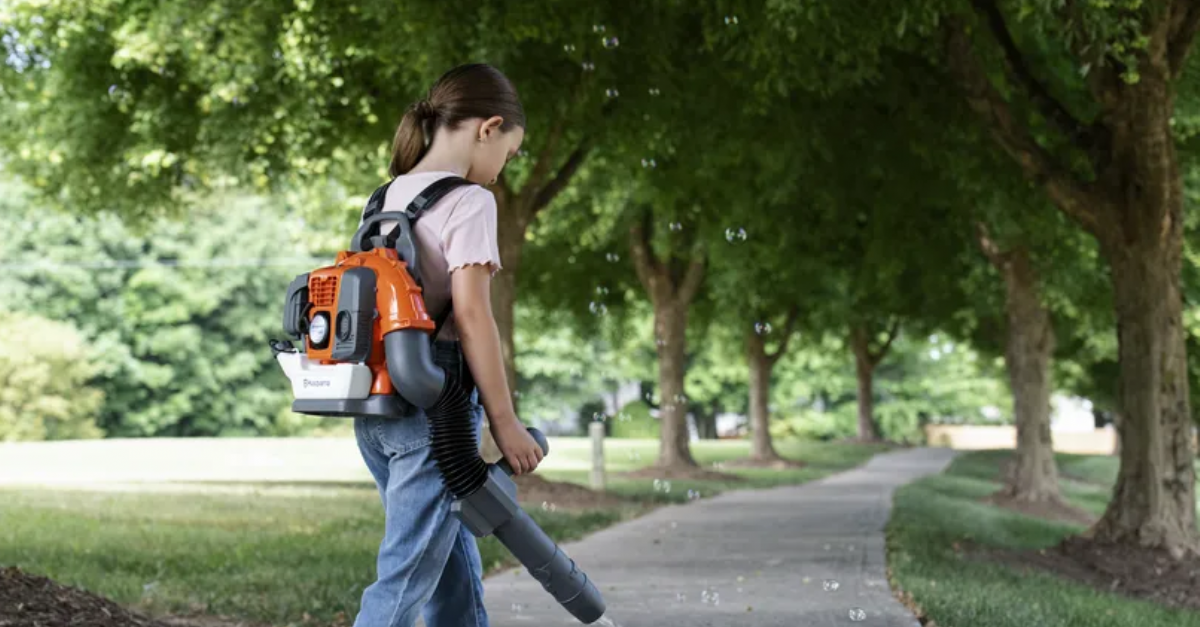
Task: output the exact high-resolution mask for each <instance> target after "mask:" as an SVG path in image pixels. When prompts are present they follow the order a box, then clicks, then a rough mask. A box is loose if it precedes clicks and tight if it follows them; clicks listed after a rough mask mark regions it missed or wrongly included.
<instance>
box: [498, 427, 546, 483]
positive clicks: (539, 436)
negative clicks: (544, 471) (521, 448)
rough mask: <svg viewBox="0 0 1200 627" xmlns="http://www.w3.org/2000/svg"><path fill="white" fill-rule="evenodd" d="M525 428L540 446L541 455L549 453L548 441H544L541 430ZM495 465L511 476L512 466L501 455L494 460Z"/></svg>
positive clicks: (544, 437)
mask: <svg viewBox="0 0 1200 627" xmlns="http://www.w3.org/2000/svg"><path fill="white" fill-rule="evenodd" d="M525 430H526V431H528V432H529V435H531V436H533V441H534V442H537V443H538V446H540V447H542V455H543V456H545V455H549V454H550V443H549V442H548V441H546V436H545V435H543V434H542V432H541V431H539V430H537V429H536V428H534V427H526V429H525ZM496 465H497V466H499V467H500V470H503V471H504V474H506V475H508V476H510V477H511V476H512V474H513V469H512V466H511V465H510V464H509V463H508V460H507V459H505V458H503V457H502V458H500V461H498V462H496Z"/></svg>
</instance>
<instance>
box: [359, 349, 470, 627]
mask: <svg viewBox="0 0 1200 627" xmlns="http://www.w3.org/2000/svg"><path fill="white" fill-rule="evenodd" d="M433 358H434V362H435V363H437V364H438V365H440V366H442V367H443V368H445V369H447V370H448V371H451V372H456V373H458V374H459V380H460V381H463V383H464V385H465V386H466V388H467V389H468V390H470V397H471V401H472V404H473V406H474V411H473V413H472V422H473V424H474V427H475V432H476V434H477V436H476V442H477V443H478V442H479V441H481V439H482V437H483V430H482V426H483V414H484V412H483V407H482V406H480V404H479V391H478V390H476V389H475V385H474V382H473V380H472V378H471V375H470V369H469V368H468V367H467V365H466V363H465V360H464V359H463V357H462V351H461V348H460V345H459V343H458V342H442V341H439V342H436V343H435V344H434V351H433ZM354 434H355V438H356V439H357V440H358V448H359V451H361V452H362V457H363V460H364V461H365V462H366V463H367V468H368V469H369V470H370V471H371V474H372V475H373V476H374V477H375V484H376V485H377V486H378V487H379V497H380V499H381V500H382V501H383V511H384V515H385V524H384V533H383V541H382V542H381V543H380V545H379V558H378V561H377V563H376V573H377V574H376V577H377V579H376V581H375V583H372V584H371V585H370V586H368V587H367V589H366V590H364V591H363V595H362V605H361V607H360V609H359V612H358V617H357V618H355V620H354V627H412V626H413V625H414V624H415V623H416V621H417V615H418V613H421V615H422V616H423V617H424V618H425V625H426V627H488V618H487V611H486V610H484V607H483V563H482V560H481V559H480V557H479V547H478V546H477V545H476V544H475V536H474V535H473V534H472V533H471V532H470V531H469V530H468V529H467V528H466V527H465V526H463V525H462V523H461V522H460V521H459V520H458V519H457V518H456V517H454V516H453V515H452V514H451V513H450V504H451V503H452V502H453V501H454V497H453V495H452V494H450V492H449V491H448V490H446V488H445V484H444V483H443V482H442V475H441V473H440V472H439V471H438V469H437V466H436V465H434V461H433V455H432V449H431V447H430V446H429V422H428V418H427V417H426V415H425V413H424V412H423V411H421V410H420V409H416V410H415V413H413V414H411V415H408V416H404V417H403V418H398V419H382V418H375V417H361V416H360V417H358V418H355V419H354Z"/></svg>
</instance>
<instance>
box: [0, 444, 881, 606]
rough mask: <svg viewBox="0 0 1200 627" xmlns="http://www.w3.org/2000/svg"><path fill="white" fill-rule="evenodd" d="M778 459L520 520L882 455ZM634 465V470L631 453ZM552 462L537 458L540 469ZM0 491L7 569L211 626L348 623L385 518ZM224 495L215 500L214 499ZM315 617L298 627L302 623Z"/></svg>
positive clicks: (369, 496) (576, 469)
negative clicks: (724, 476)
mask: <svg viewBox="0 0 1200 627" xmlns="http://www.w3.org/2000/svg"><path fill="white" fill-rule="evenodd" d="M589 446H590V445H589V444H588V443H587V441H586V440H584V439H582V438H578V439H571V438H555V439H554V440H552V449H551V453H552V456H551V457H553V458H554V459H555V463H554V464H545V467H544V469H543V468H539V471H538V472H539V473H541V474H543V475H544V476H545V477H546V478H548V479H553V480H560V481H576V482H579V483H583V484H586V482H587V478H588V471H587V470H586V468H587V467H588V463H589V462H588V457H587V456H588V452H589V451H590V448H589ZM657 447H658V443H657V442H656V441H650V440H608V441H607V442H606V462H607V463H606V466H607V467H608V468H609V469H610V471H613V472H619V471H624V470H634V469H636V468H639V467H642V466H645V465H648V464H650V463H652V462H653V461H654V458H655V455H656V454H657ZM777 448H778V449H779V450H780V452H781V453H782V454H784V455H787V456H790V457H794V458H798V459H804V460H805V461H808V462H809V463H810V466H808V467H806V468H803V469H799V470H795V471H786V472H775V471H759V470H736V471H733V472H736V474H739V475H742V476H744V477H747V478H748V481H746V482H740V483H737V484H722V483H713V482H707V483H706V482H672V486H671V491H670V492H667V493H664V492H662V491H655V489H654V486H653V480H652V479H645V480H628V479H618V478H616V477H615V476H611V475H610V483H609V488H610V489H611V490H612V491H613V492H616V493H619V494H622V495H625V496H628V497H630V498H631V499H633V500H632V501H631V502H630V504H629V505H628V506H624V507H620V508H616V509H606V510H595V511H586V512H578V511H575V512H572V511H566V510H558V511H553V512H547V511H543V510H542V509H541V508H535V507H528V508H527V509H528V511H529V514H530V515H531V516H532V517H533V518H534V519H535V520H536V521H537V522H538V524H540V525H541V526H542V528H543V529H544V530H545V531H546V532H547V533H548V534H549V535H550V536H551V537H553V538H555V540H557V541H559V542H566V541H569V540H572V539H576V538H579V537H581V536H584V535H586V534H588V533H591V532H593V531H596V530H598V529H601V528H603V527H606V526H609V525H611V524H613V523H615V522H618V521H620V520H622V519H625V518H627V517H629V516H635V515H638V514H639V513H641V512H644V511H646V508H647V507H653V506H654V505H655V504H657V503H663V502H680V501H686V500H687V491H688V490H689V489H694V490H699V491H701V492H702V493H703V494H704V495H705V496H710V495H712V494H715V493H717V492H720V491H722V490H724V489H727V488H728V487H736V488H747V487H767V486H772V485H778V484H781V483H799V482H803V481H808V480H811V479H813V478H816V477H820V476H824V475H827V474H830V473H833V472H837V471H840V470H844V469H847V468H850V467H853V466H856V465H858V464H860V463H862V462H864V461H865V460H866V459H868V458H869V457H870V456H871V455H873V454H874V453H876V452H879V451H881V450H884V447H881V446H880V447H867V446H856V445H848V444H834V443H828V444H820V443H801V442H780V443H778V444H777ZM692 451H693V455H694V456H695V457H696V458H697V461H698V462H699V463H701V464H703V465H705V466H710V465H711V464H712V463H713V462H719V461H724V460H731V459H737V458H739V457H744V456H745V455H746V454H747V453H748V452H749V444H748V443H747V442H744V441H713V442H700V443H695V444H693V447H692ZM631 452H633V453H635V454H637V455H640V459H632V458H631V457H630V453H631ZM551 457H547V460H550V459H551ZM210 487H212V488H213V489H212V490H208V491H195V492H193V493H179V492H89V491H74V490H72V491H67V490H30V489H4V490H0V565H16V566H18V567H20V568H22V569H23V570H26V571H28V572H32V573H37V574H41V575H46V576H49V577H52V578H54V579H56V580H58V581H61V582H63V583H66V584H69V585H75V586H79V587H82V588H84V589H87V590H90V591H93V592H96V593H98V594H102V595H105V596H108V597H110V598H113V599H114V600H116V601H117V602H119V603H122V604H125V605H129V606H135V607H138V608H139V609H141V610H143V611H147V612H150V613H152V614H162V613H176V614H178V613H208V614H218V615H223V616H229V617H234V618H238V619H245V620H253V621H262V622H267V623H272V624H276V625H285V624H302V623H305V622H312V623H316V624H329V623H331V622H341V620H344V619H339V618H338V615H339V614H343V615H344V616H345V617H348V618H350V619H352V618H353V616H354V613H355V611H356V610H357V607H358V601H359V595H360V593H361V591H362V589H363V587H365V586H366V585H367V584H369V583H370V582H371V581H372V580H373V579H374V564H375V552H376V549H377V548H378V544H379V539H380V534H381V533H382V528H383V520H382V517H383V515H382V510H381V508H380V506H379V497H378V493H377V492H376V491H375V487H374V485H373V484H362V485H354V484H345V483H341V484H330V485H324V486H323V485H321V484H278V485H257V486H251V487H249V489H248V490H246V491H245V493H232V494H231V493H229V490H228V489H227V488H228V486H227V485H226V486H210ZM223 488H224V489H223ZM479 548H480V553H481V554H482V557H483V560H484V564H485V565H487V566H488V567H489V570H491V569H494V568H497V567H501V566H504V565H508V564H512V563H514V562H512V561H511V557H510V556H509V555H508V552H507V550H506V549H504V547H503V546H502V545H500V544H499V542H497V541H496V540H495V538H493V537H488V538H482V539H480V541H479ZM306 615H307V616H309V617H311V619H310V621H305V620H304V617H305V616H306Z"/></svg>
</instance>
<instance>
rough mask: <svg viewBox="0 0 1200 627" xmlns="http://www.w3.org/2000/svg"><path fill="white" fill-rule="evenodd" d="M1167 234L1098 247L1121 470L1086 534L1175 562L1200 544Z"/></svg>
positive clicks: (1173, 263) (1176, 270)
mask: <svg viewBox="0 0 1200 627" xmlns="http://www.w3.org/2000/svg"><path fill="white" fill-rule="evenodd" d="M1175 216H1176V217H1177V218H1178V217H1180V214H1179V213H1176V214H1175ZM1146 226H1148V225H1146ZM1154 226H1155V227H1157V226H1158V225H1154ZM1165 226H1166V225H1165ZM1171 230H1172V231H1174V232H1173V233H1169V234H1168V236H1167V237H1164V238H1162V240H1165V241H1160V242H1156V243H1157V244H1158V245H1154V244H1155V243H1146V242H1137V243H1134V244H1133V245H1127V246H1125V247H1122V248H1123V250H1114V249H1113V247H1109V246H1105V247H1103V248H1104V249H1105V250H1106V253H1107V254H1106V256H1107V257H1108V259H1109V263H1110V264H1111V269H1112V281H1113V289H1114V293H1115V296H1116V309H1117V336H1118V343H1119V349H1118V350H1119V355H1120V360H1119V361H1120V364H1121V374H1120V387H1119V403H1120V408H1121V409H1120V411H1119V412H1118V413H1119V414H1120V417H1121V420H1120V422H1119V423H1118V424H1119V432H1120V435H1119V437H1120V440H1121V451H1120V458H1121V470H1120V474H1119V475H1118V478H1117V484H1116V487H1115V488H1114V490H1113V498H1112V500H1111V501H1110V502H1109V504H1108V508H1107V510H1106V511H1105V512H1104V516H1103V518H1101V519H1100V521H1099V522H1098V523H1096V525H1095V526H1094V527H1093V528H1092V530H1091V531H1090V533H1091V534H1092V535H1093V536H1094V537H1096V538H1097V539H1099V540H1103V541H1110V542H1135V543H1137V544H1140V545H1143V546H1154V547H1164V548H1167V549H1169V550H1171V551H1172V552H1173V553H1175V554H1177V555H1179V554H1182V553H1183V552H1184V551H1186V550H1192V551H1200V541H1198V534H1197V530H1196V499H1195V483H1196V476H1195V469H1194V467H1193V465H1192V464H1193V459H1194V456H1193V453H1192V449H1191V433H1192V418H1191V412H1190V409H1189V407H1188V379H1187V359H1186V355H1185V353H1184V350H1185V345H1184V331H1183V326H1182V320H1181V319H1182V302H1181V299H1180V288H1179V283H1180V271H1181V257H1180V254H1181V250H1182V244H1183V242H1182V234H1181V230H1180V229H1179V228H1178V226H1176V227H1173V228H1171ZM1152 239H1159V238H1157V237H1154V238H1152Z"/></svg>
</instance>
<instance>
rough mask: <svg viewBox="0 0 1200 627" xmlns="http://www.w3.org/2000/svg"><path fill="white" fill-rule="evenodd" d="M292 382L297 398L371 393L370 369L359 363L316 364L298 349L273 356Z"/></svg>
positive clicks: (329, 397)
mask: <svg viewBox="0 0 1200 627" xmlns="http://www.w3.org/2000/svg"><path fill="white" fill-rule="evenodd" d="M275 359H277V360H279V365H280V366H281V367H282V368H283V373H284V374H286V375H287V378H288V379H290V380H291V381H292V394H293V395H294V396H295V397H296V398H297V399H365V398H367V397H368V396H370V395H371V381H372V379H373V376H372V374H371V369H370V368H368V367H367V366H365V365H363V364H320V363H317V362H315V361H312V360H310V359H309V358H308V355H306V354H304V353H301V352H294V353H290V352H282V353H279V354H277V355H276V356H275Z"/></svg>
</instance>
